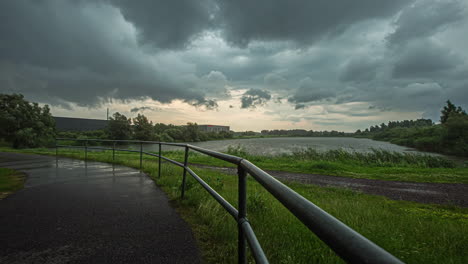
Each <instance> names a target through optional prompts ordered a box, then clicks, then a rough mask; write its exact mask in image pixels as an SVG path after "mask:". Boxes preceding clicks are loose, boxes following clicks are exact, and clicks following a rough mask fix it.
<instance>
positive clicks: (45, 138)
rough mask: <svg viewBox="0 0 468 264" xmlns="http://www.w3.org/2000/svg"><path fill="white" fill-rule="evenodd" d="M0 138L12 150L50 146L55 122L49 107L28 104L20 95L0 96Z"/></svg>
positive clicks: (53, 136)
mask: <svg viewBox="0 0 468 264" xmlns="http://www.w3.org/2000/svg"><path fill="white" fill-rule="evenodd" d="M0 138H2V139H4V140H5V141H7V142H11V143H12V144H13V147H14V148H20V147H40V146H50V145H52V144H53V142H54V138H55V120H54V119H53V118H52V115H51V114H50V109H49V106H47V105H45V106H44V107H40V106H39V104H37V103H30V102H28V101H26V100H24V96H23V95H21V94H11V95H8V94H0Z"/></svg>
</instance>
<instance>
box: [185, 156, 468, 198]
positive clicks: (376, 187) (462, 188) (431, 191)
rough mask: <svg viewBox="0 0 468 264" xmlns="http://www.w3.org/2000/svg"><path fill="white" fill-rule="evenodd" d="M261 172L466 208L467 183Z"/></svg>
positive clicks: (285, 178)
mask: <svg viewBox="0 0 468 264" xmlns="http://www.w3.org/2000/svg"><path fill="white" fill-rule="evenodd" d="M193 165H195V166H197V167H201V168H208V169H213V170H218V171H222V172H225V173H229V174H237V171H236V169H235V168H221V167H212V166H205V165H199V164H193ZM265 171H266V172H268V173H269V174H270V175H271V176H273V177H275V178H277V179H280V180H285V181H297V182H301V183H306V184H315V185H319V186H331V187H343V188H350V189H353V190H357V191H361V192H364V193H368V194H375V195H382V196H386V197H388V198H390V199H393V200H406V201H414V202H419V203H430V204H446V205H457V206H462V207H468V184H462V183H424V182H402V181H384V180H371V179H354V178H349V177H339V176H327V175H319V174H306V173H295V172H284V171H270V170H265Z"/></svg>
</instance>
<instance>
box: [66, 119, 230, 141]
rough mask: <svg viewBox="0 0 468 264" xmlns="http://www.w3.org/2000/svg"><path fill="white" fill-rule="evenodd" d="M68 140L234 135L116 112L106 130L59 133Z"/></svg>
mask: <svg viewBox="0 0 468 264" xmlns="http://www.w3.org/2000/svg"><path fill="white" fill-rule="evenodd" d="M59 136H61V137H66V138H96V139H118V140H132V139H133V140H143V141H162V142H199V141H207V140H216V139H227V138H232V137H233V133H232V132H227V131H221V132H204V131H201V130H200V128H199V127H198V125H197V123H187V125H185V126H175V125H171V124H169V125H166V124H163V123H156V124H153V122H152V121H150V120H148V118H147V117H146V116H145V115H142V114H138V116H136V117H135V118H127V117H126V116H125V115H123V114H121V113H119V112H116V113H114V114H113V115H112V117H110V118H109V121H108V123H107V127H106V128H105V129H104V130H97V131H85V132H71V131H67V132H59Z"/></svg>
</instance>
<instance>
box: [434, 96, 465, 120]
mask: <svg viewBox="0 0 468 264" xmlns="http://www.w3.org/2000/svg"><path fill="white" fill-rule="evenodd" d="M441 113H442V115H441V116H440V123H442V124H444V123H445V122H447V120H448V119H449V117H450V116H452V115H466V112H465V111H464V110H463V109H462V108H461V107H460V106H459V107H456V106H455V105H454V104H452V102H450V100H447V105H446V106H444V109H442V111H441Z"/></svg>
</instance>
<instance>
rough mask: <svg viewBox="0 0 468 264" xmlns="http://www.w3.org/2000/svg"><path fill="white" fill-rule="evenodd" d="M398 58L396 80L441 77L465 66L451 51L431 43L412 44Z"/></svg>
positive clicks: (419, 42)
mask: <svg viewBox="0 0 468 264" xmlns="http://www.w3.org/2000/svg"><path fill="white" fill-rule="evenodd" d="M397 56H398V57H397V59H396V62H395V65H394V68H393V71H392V76H393V77H394V78H424V77H436V76H441V75H442V74H443V73H444V72H447V71H449V70H452V69H455V68H456V67H457V66H458V65H461V64H463V60H461V59H460V57H459V56H457V55H456V54H455V53H453V52H452V51H451V50H450V49H448V48H445V47H442V46H439V45H437V44H435V43H433V42H431V41H416V42H412V43H411V44H409V45H407V46H406V47H405V48H404V50H403V51H402V52H401V54H399V55H397ZM436 74H437V75H436Z"/></svg>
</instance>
